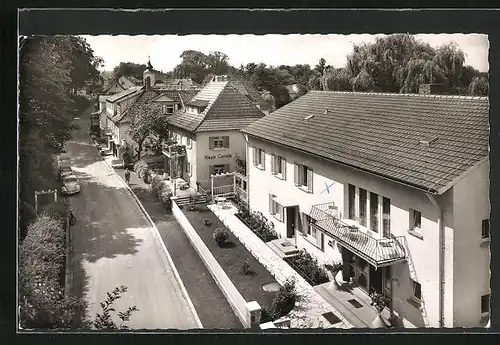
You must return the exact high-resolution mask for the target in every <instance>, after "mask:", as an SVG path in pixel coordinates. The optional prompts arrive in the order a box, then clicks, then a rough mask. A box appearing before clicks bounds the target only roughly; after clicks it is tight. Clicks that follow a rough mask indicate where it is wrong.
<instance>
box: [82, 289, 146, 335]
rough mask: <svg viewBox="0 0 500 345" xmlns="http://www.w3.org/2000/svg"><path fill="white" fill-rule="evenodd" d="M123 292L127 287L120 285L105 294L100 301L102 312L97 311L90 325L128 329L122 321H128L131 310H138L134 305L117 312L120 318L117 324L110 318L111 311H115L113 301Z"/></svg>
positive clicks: (100, 327) (99, 327) (101, 327)
mask: <svg viewBox="0 0 500 345" xmlns="http://www.w3.org/2000/svg"><path fill="white" fill-rule="evenodd" d="M125 292H127V287H126V286H123V285H122V286H120V287H119V288H118V287H116V288H115V289H114V290H113V291H112V292H108V293H107V294H106V295H107V298H106V300H105V301H104V302H101V307H102V314H99V313H98V314H97V315H96V317H95V319H94V321H93V322H92V325H93V326H94V327H95V328H96V329H128V326H127V325H124V323H125V322H128V321H130V316H131V315H132V313H133V312H135V311H139V309H137V307H136V306H135V305H134V306H131V307H128V308H127V310H126V311H124V312H118V317H119V318H120V320H122V321H121V323H120V324H119V325H117V324H116V323H115V322H114V321H113V319H112V318H111V312H112V311H115V309H114V308H113V304H114V302H115V301H116V300H117V299H120V298H121V297H122V295H123V294H124V293H125Z"/></svg>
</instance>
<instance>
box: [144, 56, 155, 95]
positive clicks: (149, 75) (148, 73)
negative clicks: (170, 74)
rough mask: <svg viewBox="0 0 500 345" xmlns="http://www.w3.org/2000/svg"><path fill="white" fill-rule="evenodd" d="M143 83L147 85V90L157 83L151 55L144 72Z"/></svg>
mask: <svg viewBox="0 0 500 345" xmlns="http://www.w3.org/2000/svg"><path fill="white" fill-rule="evenodd" d="M142 84H143V85H144V86H145V87H146V90H148V89H149V88H151V86H153V85H154V84H155V74H154V70H153V65H151V59H150V57H149V56H148V64H147V68H146V70H144V72H143V73H142Z"/></svg>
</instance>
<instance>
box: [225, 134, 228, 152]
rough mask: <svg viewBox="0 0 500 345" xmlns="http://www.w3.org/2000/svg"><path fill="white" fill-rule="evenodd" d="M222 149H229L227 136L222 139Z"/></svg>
mask: <svg viewBox="0 0 500 345" xmlns="http://www.w3.org/2000/svg"><path fill="white" fill-rule="evenodd" d="M224 147H225V148H226V149H228V148H229V136H228V135H226V136H225V137H224Z"/></svg>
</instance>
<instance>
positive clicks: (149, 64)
mask: <svg viewBox="0 0 500 345" xmlns="http://www.w3.org/2000/svg"><path fill="white" fill-rule="evenodd" d="M146 66H147V69H148V70H149V71H150V72H153V65H151V57H150V56H149V54H148V64H147V65H146Z"/></svg>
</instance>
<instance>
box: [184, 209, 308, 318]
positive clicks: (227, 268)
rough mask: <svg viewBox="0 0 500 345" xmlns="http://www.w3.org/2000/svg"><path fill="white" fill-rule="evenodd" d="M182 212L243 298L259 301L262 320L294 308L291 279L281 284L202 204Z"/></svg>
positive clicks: (293, 291)
mask: <svg viewBox="0 0 500 345" xmlns="http://www.w3.org/2000/svg"><path fill="white" fill-rule="evenodd" d="M183 213H184V215H185V216H186V218H187V219H188V221H189V222H190V223H191V225H192V226H193V228H194V229H195V231H196V232H197V234H198V235H199V236H200V238H201V239H202V241H203V242H204V244H205V245H206V246H207V248H208V249H209V250H210V252H211V253H212V255H213V256H214V258H215V259H216V260H217V262H218V263H219V264H220V265H221V267H222V268H223V270H224V272H225V273H226V274H227V276H228V277H229V279H230V280H231V281H232V282H233V284H234V285H235V287H236V289H237V290H238V291H239V292H240V294H241V295H242V296H243V298H244V299H245V300H246V301H257V302H258V303H259V304H260V306H261V308H262V318H261V322H268V321H271V320H275V319H278V318H280V317H282V316H284V315H286V314H287V313H288V312H290V311H291V310H292V309H293V307H294V305H295V302H296V301H297V298H298V296H297V294H296V291H295V282H294V281H292V280H290V281H287V282H285V284H283V286H280V285H279V284H278V283H277V282H276V280H275V278H274V277H273V275H272V274H271V273H269V271H267V269H266V268H265V267H264V266H263V265H262V264H261V263H260V262H259V261H258V260H257V259H256V258H255V257H254V256H253V255H252V254H251V253H250V252H249V251H248V250H247V249H246V248H245V246H244V245H243V244H241V243H240V241H239V240H238V239H237V238H236V237H235V236H234V235H233V234H232V233H231V231H229V230H228V229H227V228H226V226H225V225H224V224H223V223H222V222H221V221H220V220H219V218H217V216H216V215H215V214H213V213H212V212H211V211H210V210H209V209H208V207H207V206H206V205H205V204H203V205H196V207H195V208H194V209H189V210H188V209H184V210H183ZM268 287H270V288H268ZM264 288H266V289H264ZM266 290H269V291H266Z"/></svg>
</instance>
